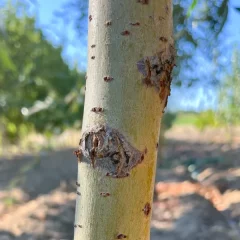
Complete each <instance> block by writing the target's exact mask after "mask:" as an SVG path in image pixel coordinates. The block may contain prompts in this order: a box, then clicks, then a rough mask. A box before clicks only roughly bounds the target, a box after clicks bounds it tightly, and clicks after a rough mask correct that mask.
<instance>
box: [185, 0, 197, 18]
mask: <svg viewBox="0 0 240 240" xmlns="http://www.w3.org/2000/svg"><path fill="white" fill-rule="evenodd" d="M197 3H198V0H193V1H192V4H191V5H190V7H189V8H188V11H187V16H188V17H190V15H191V14H192V11H193V10H194V8H195V7H196V5H197Z"/></svg>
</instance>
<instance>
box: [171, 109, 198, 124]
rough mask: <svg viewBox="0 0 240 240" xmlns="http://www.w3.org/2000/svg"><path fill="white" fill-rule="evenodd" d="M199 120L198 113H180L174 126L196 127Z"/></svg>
mask: <svg viewBox="0 0 240 240" xmlns="http://www.w3.org/2000/svg"><path fill="white" fill-rule="evenodd" d="M197 119H198V114H197V113H192V112H178V113H177V116H176V119H175V121H174V125H196V122H197Z"/></svg>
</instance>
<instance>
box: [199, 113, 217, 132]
mask: <svg viewBox="0 0 240 240" xmlns="http://www.w3.org/2000/svg"><path fill="white" fill-rule="evenodd" d="M195 126H196V127H198V128H199V129H200V130H203V129H204V128H206V127H216V126H218V122H217V118H216V114H215V112H214V111H212V110H208V111H204V112H201V113H199V114H198V117H197V119H196V122H195Z"/></svg>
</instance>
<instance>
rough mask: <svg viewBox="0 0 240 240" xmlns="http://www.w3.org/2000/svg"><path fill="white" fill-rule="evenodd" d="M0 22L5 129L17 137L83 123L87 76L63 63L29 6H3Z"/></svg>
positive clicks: (1, 121)
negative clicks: (24, 7)
mask: <svg viewBox="0 0 240 240" xmlns="http://www.w3.org/2000/svg"><path fill="white" fill-rule="evenodd" d="M1 10H2V11H1V12H0V14H1V16H0V17H1V20H2V23H1V26H0V130H1V131H3V132H4V134H5V135H6V136H7V137H9V138H10V139H12V140H16V139H17V137H19V136H21V135H23V134H25V133H27V132H28V131H29V130H30V129H31V130H33V129H35V130H36V131H39V132H44V133H51V132H56V133H57V132H61V131H62V130H63V129H64V128H65V127H69V126H73V125H74V124H75V125H76V126H78V127H80V121H81V116H82V113H83V97H84V94H80V92H81V91H82V90H81V89H83V88H84V74H80V73H79V72H78V71H77V69H75V68H74V69H70V68H69V67H68V65H67V64H66V63H65V62H64V61H63V59H62V56H61V53H62V47H61V46H58V47H55V46H53V45H52V44H51V43H50V42H48V41H47V40H46V39H45V37H44V35H43V33H42V30H40V29H37V28H36V27H35V23H36V22H35V18H34V17H29V16H28V15H27V14H26V12H25V11H24V9H22V8H21V11H20V9H19V8H18V7H17V6H14V7H13V6H11V5H7V6H4V8H3V9H1Z"/></svg>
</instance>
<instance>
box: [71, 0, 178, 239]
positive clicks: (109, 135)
mask: <svg viewBox="0 0 240 240" xmlns="http://www.w3.org/2000/svg"><path fill="white" fill-rule="evenodd" d="M88 43H89V44H88V45H89V46H88V70H87V83H86V98H85V107H84V118H83V127H82V137H81V140H80V143H79V150H78V151H76V155H77V156H78V158H79V164H78V182H77V183H76V184H77V186H78V189H77V201H76V215H75V225H74V227H75V232H74V239H75V240H113V239H124V238H126V239H131V240H148V239H149V238H150V237H149V235H150V219H151V208H152V198H153V187H154V177H155V168H156V157H157V149H158V136H159V129H160V122H161V117H162V114H163V112H164V108H165V106H166V104H167V98H168V96H169V95H170V84H171V71H172V68H173V66H174V47H173V37H172V1H171V0H139V1H137V0H133V1H129V0H121V1H120V0H98V1H95V0H90V1H89V35H88Z"/></svg>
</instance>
